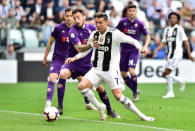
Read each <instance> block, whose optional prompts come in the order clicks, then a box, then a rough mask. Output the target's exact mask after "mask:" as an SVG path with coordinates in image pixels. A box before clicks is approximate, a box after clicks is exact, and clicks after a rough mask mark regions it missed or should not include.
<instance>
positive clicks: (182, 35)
mask: <svg viewBox="0 0 195 131" xmlns="http://www.w3.org/2000/svg"><path fill="white" fill-rule="evenodd" d="M180 38H181V41H186V40H188V38H187V36H186V33H185V32H184V29H183V28H181V29H180Z"/></svg>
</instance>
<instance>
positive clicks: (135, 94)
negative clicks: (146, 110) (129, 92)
mask: <svg viewBox="0 0 195 131" xmlns="http://www.w3.org/2000/svg"><path fill="white" fill-rule="evenodd" d="M129 73H130V75H131V83H132V87H133V100H134V101H138V100H139V97H138V94H139V92H138V91H137V75H136V74H135V67H130V68H129Z"/></svg>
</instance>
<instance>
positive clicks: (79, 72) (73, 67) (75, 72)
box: [61, 63, 92, 79]
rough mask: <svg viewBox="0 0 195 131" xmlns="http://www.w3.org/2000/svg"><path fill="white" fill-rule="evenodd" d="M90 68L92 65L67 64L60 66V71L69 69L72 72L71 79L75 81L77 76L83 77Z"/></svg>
mask: <svg viewBox="0 0 195 131" xmlns="http://www.w3.org/2000/svg"><path fill="white" fill-rule="evenodd" d="M91 67H92V65H85V66H83V65H82V66H80V65H77V64H75V63H69V64H64V65H62V67H61V69H69V70H70V71H71V72H72V76H71V77H72V79H76V78H77V77H79V76H84V75H85V74H86V73H87V72H88V71H89V70H90V69H91Z"/></svg>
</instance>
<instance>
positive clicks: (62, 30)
mask: <svg viewBox="0 0 195 131" xmlns="http://www.w3.org/2000/svg"><path fill="white" fill-rule="evenodd" d="M69 30H70V29H69V28H68V27H67V26H66V23H62V24H59V25H57V26H56V27H55V28H54V30H53V32H52V33H51V36H52V37H54V38H55V47H54V53H53V58H52V60H54V59H63V60H65V58H66V57H67V53H68V44H69V39H68V32H69Z"/></svg>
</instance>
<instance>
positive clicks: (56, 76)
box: [49, 73, 58, 83]
mask: <svg viewBox="0 0 195 131" xmlns="http://www.w3.org/2000/svg"><path fill="white" fill-rule="evenodd" d="M57 79H58V74H57V73H50V74H49V81H52V82H54V83H55V82H56V80H57Z"/></svg>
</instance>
